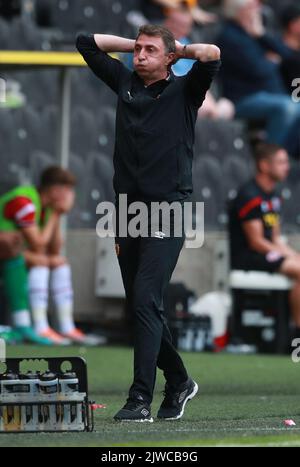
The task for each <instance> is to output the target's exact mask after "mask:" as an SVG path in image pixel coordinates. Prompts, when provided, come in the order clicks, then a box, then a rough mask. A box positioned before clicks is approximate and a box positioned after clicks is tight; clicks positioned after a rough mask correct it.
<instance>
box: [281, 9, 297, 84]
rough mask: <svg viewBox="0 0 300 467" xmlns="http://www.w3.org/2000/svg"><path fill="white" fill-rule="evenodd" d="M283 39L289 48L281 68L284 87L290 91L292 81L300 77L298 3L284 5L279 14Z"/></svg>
mask: <svg viewBox="0 0 300 467" xmlns="http://www.w3.org/2000/svg"><path fill="white" fill-rule="evenodd" d="M280 20H281V26H282V29H283V36H282V37H283V41H284V43H285V45H286V46H287V47H288V48H289V51H290V56H289V57H287V58H285V59H284V60H283V62H282V66H281V70H282V75H283V80H284V83H285V86H286V89H287V91H288V92H289V93H292V92H293V90H294V88H293V87H292V82H293V80H294V79H295V78H300V5H294V4H291V5H288V6H286V7H284V9H283V10H282V12H281V15H280Z"/></svg>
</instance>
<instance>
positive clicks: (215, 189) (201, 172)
mask: <svg viewBox="0 0 300 467" xmlns="http://www.w3.org/2000/svg"><path fill="white" fill-rule="evenodd" d="M221 183H222V171H221V166H220V164H219V162H218V160H217V159H216V158H214V157H210V156H202V157H200V158H198V159H197V160H196V161H195V164H194V170H193V186H194V193H193V200H194V201H196V202H204V210H205V226H206V227H209V228H214V229H218V216H219V213H220V209H221V205H222V190H221Z"/></svg>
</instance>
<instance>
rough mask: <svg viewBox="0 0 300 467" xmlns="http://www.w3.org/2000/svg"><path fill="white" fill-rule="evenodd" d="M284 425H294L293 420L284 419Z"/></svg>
mask: <svg viewBox="0 0 300 467" xmlns="http://www.w3.org/2000/svg"><path fill="white" fill-rule="evenodd" d="M284 424H285V426H296V423H295V422H294V420H284Z"/></svg>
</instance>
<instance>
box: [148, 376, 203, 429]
mask: <svg viewBox="0 0 300 467" xmlns="http://www.w3.org/2000/svg"><path fill="white" fill-rule="evenodd" d="M197 392H198V384H197V383H195V381H193V380H192V379H191V378H189V379H188V380H187V381H186V382H185V383H182V384H181V385H180V386H179V387H178V388H177V389H176V390H175V391H174V390H173V389H171V388H169V387H168V385H167V384H166V388H165V391H164V395H165V398H164V400H163V402H162V404H161V406H160V408H159V411H158V413H157V418H161V419H164V420H178V419H179V418H181V417H182V415H183V413H184V409H185V404H186V403H187V402H188V401H189V400H191V399H192V398H193V397H194V396H195V395H196V394H197Z"/></svg>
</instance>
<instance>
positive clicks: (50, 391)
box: [38, 371, 58, 431]
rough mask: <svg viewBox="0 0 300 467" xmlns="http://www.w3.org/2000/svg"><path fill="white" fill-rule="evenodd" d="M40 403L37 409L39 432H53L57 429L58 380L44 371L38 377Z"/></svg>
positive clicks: (52, 374)
mask: <svg viewBox="0 0 300 467" xmlns="http://www.w3.org/2000/svg"><path fill="white" fill-rule="evenodd" d="M39 391H40V401H41V402H42V405H39V408H38V422H39V430H43V431H55V430H56V429H57V416H56V415H57V405H55V404H51V402H58V379H57V376H56V375H55V374H54V373H51V372H50V371H46V372H45V373H43V374H42V375H40V381H39Z"/></svg>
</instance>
